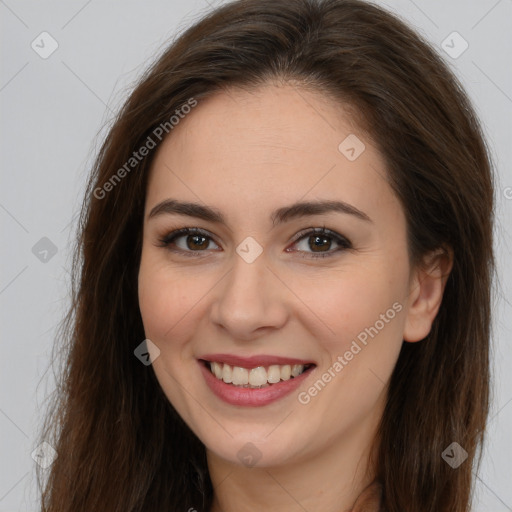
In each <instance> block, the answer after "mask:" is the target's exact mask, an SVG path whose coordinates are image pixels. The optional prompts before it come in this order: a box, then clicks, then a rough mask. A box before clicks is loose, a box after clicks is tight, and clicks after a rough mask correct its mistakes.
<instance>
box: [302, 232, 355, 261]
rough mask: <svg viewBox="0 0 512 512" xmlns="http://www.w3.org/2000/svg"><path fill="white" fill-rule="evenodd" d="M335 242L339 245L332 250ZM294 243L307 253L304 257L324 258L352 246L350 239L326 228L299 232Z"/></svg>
mask: <svg viewBox="0 0 512 512" xmlns="http://www.w3.org/2000/svg"><path fill="white" fill-rule="evenodd" d="M333 244H334V246H335V247H336V246H337V247H336V248H335V249H334V250H331V248H332V247H333ZM293 245H294V246H295V247H299V249H300V251H299V252H304V253H305V255H304V256H303V257H304V258H324V257H327V256H332V255H333V254H335V253H338V252H340V251H343V250H345V249H350V248H352V244H351V243H350V241H349V240H348V239H346V238H345V237H343V236H341V235H339V234H338V233H335V232H334V231H331V230H329V229H325V228H315V229H313V230H310V231H308V232H306V233H303V232H302V233H299V235H298V237H297V239H296V241H295V242H294V244H293Z"/></svg>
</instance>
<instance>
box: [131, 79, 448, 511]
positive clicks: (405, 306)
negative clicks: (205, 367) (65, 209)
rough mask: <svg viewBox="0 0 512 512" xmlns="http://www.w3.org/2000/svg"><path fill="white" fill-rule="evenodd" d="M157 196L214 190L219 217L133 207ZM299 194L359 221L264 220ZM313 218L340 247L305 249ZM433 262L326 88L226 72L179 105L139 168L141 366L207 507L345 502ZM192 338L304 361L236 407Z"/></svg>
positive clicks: (432, 282)
mask: <svg viewBox="0 0 512 512" xmlns="http://www.w3.org/2000/svg"><path fill="white" fill-rule="evenodd" d="M349 134H355V135H356V136H357V137H358V138H359V139H360V140H361V141H363V142H364V144H365V150H364V151H363V152H362V154H361V155H360V156H359V157H358V158H357V159H356V160H355V161H349V160H348V159H347V158H346V157H345V155H344V154H342V153H341V152H340V151H339V150H338V146H339V144H340V142H342V141H343V140H344V139H345V138H346V137H347V136H348V135H349ZM169 198H173V199H179V200H183V201H185V200H186V201H191V202H197V203H200V204H206V205H208V206H211V207H214V208H216V209H218V210H219V211H221V212H222V213H223V214H224V216H225V217H226V220H227V224H226V225H222V224H216V223H214V222H210V221H205V220H200V219H196V218H191V217H187V216H184V215H177V214H168V213H167V214H162V215H157V216H154V217H152V218H149V213H150V211H151V210H152V209H153V207H155V206H156V205H157V204H158V203H160V202H161V201H164V200H166V199H169ZM299 200H300V201H314V200H340V201H344V202H346V203H349V204H350V205H352V206H354V207H356V208H357V209H358V210H360V211H362V212H364V213H365V214H366V215H367V216H368V217H369V218H370V221H366V220H362V219H359V218H357V217H356V216H354V215H349V214H346V213H340V212H328V213H324V214H321V215H318V214H317V215H314V216H309V217H303V218H295V219H291V220H289V221H287V222H284V223H283V224H279V225H276V226H273V225H272V221H271V219H270V216H271V213H272V212H273V211H274V210H275V209H277V208H280V207H283V206H287V205H290V204H292V203H294V202H296V201H299ZM323 226H325V227H326V228H327V229H330V230H332V231H334V232H335V233H338V234H339V235H341V236H344V237H346V238H348V240H350V242H351V248H349V249H344V250H341V251H337V250H336V249H337V248H338V247H339V246H338V244H337V243H336V239H334V238H330V239H327V241H324V242H323V244H322V246H321V249H320V250H321V251H323V253H325V252H330V254H331V255H330V256H329V257H325V258H318V259H314V258H313V257H312V255H313V256H314V255H315V254H318V253H317V252H315V251H314V247H313V243H312V242H311V238H309V237H310V236H311V235H307V234H306V236H304V237H302V238H301V239H300V240H298V241H296V242H294V241H293V236H294V235H296V234H297V233H299V232H301V231H303V230H307V228H321V227H323ZM183 227H191V228H194V227H197V228H202V229H203V230H206V231H208V232H209V233H210V234H211V239H208V238H207V239H206V241H205V240H202V239H200V240H199V242H196V244H197V243H198V244H199V246H200V247H199V248H198V249H196V247H197V245H194V240H193V239H192V240H191V238H193V237H189V245H187V235H184V236H181V238H179V239H177V240H175V241H174V246H169V247H162V246H161V243H160V240H161V239H162V238H163V237H165V236H166V235H168V234H169V233H171V232H172V231H173V230H176V229H180V228H183ZM248 236H250V237H252V238H253V239H255V240H256V241H257V242H258V244H259V245H260V246H261V247H262V248H263V252H262V254H261V255H260V256H258V258H257V259H256V260H255V261H254V262H252V263H247V262H246V261H245V260H244V259H243V258H241V257H240V256H239V255H238V254H237V252H236V248H237V246H238V245H239V244H240V243H241V242H242V241H243V240H244V239H245V238H246V237H248ZM208 240H209V244H208ZM308 240H309V241H310V242H311V243H308ZM329 242H330V244H331V245H329ZM171 247H173V248H174V249H176V250H179V249H180V248H181V250H182V251H183V252H185V251H188V253H191V252H195V253H196V257H194V256H192V257H188V256H187V255H186V254H183V252H182V253H177V252H172V251H171V250H170V249H171ZM202 247H204V248H202ZM287 249H288V250H287ZM449 269H450V262H449V261H443V260H442V258H441V257H439V256H436V255H429V256H428V257H426V258H425V262H424V265H423V266H422V267H421V268H411V266H410V264H409V260H408V253H407V240H406V219H405V215H404V212H403V209H402V207H401V204H400V203H399V201H398V199H397V198H396V196H395V194H394V192H393V190H392V189H391V187H390V186H389V184H388V182H387V181H386V167H385V163H384V160H383V158H382V156H381V155H380V153H379V152H378V151H377V149H376V147H375V146H374V145H373V144H372V143H371V140H370V138H369V137H368V136H367V135H366V134H365V133H364V131H362V130H361V129H360V128H358V127H357V126H356V125H355V124H354V123H353V122H352V121H351V118H350V116H349V115H348V113H347V109H344V108H343V106H342V105H340V104H339V103H336V102H333V101H332V100H330V99H327V98H326V97H325V95H322V94H320V93H318V92H313V91H310V90H305V89H304V88H298V87H294V86H292V85H290V84H282V83H281V84H277V83H268V84H265V85H263V86H259V87H258V88H257V89H254V90H251V91H250V92H249V91H247V90H241V89H232V90H229V91H223V92H219V93H217V94H215V95H213V96H211V97H209V98H208V99H206V100H204V101H202V102H201V103H200V104H199V105H198V106H197V107H195V108H194V109H193V110H192V112H191V113H190V114H188V115H187V116H186V117H185V118H184V119H183V120H181V121H180V123H179V124H178V125H177V126H176V127H175V128H174V130H173V131H172V133H171V136H169V137H167V139H166V140H165V141H164V142H163V144H162V145H161V147H160V148H159V150H158V153H157V155H156V158H155V160H154V162H153V166H152V169H151V173H150V178H149V182H148V188H147V195H146V206H145V217H144V226H143V248H142V259H141V264H140V271H139V303H140V310H141V314H142V319H143V323H144V328H145V333H146V336H147V338H149V339H150V340H152V342H153V343H155V344H156V345H157V346H158V348H159V350H160V355H159V356H158V357H156V358H155V359H154V361H153V368H154V371H155V373H156V376H157V378H158V381H159V383H160V385H161V386H162V389H163V390H164V392H165V394H166V396H167V397H168V399H169V400H170V401H171V403H172V404H173V406H174V407H175V408H176V410H177V411H178V412H179V414H180V415H181V416H182V417H183V419H184V420H185V421H186V423H187V424H188V425H189V427H190V428H191V429H192V430H193V431H194V432H195V433H196V435H197V436H198V437H199V439H200V440H201V441H202V442H203V443H204V444H205V446H206V449H207V456H208V466H209V471H210V476H211V479H212V482H213V485H214V489H215V498H214V505H213V508H212V510H213V511H214V512H218V511H221V510H222V511H225V512H230V511H235V510H236V511H242V512H243V511H253V510H263V509H264V510H269V511H274V510H275V511H282V510H287V511H290V512H292V511H302V510H304V509H306V510H308V511H310V512H313V511H320V510H321V511H322V512H335V511H336V512H338V511H345V510H350V509H351V508H352V506H353V505H354V502H355V501H356V499H357V497H358V496H359V494H360V493H361V492H362V491H363V489H364V488H365V487H366V486H367V485H369V484H370V483H371V482H372V481H373V479H374V471H373V466H372V465H371V464H370V463H369V462H368V457H369V455H370V453H371V446H372V444H371V443H372V441H373V439H374V437H375V434H376V430H377V427H378V422H379V420H380V418H381V415H382V412H383V408H384V405H385V400H386V392H387V388H388V383H389V379H390V376H391V373H392V371H393V368H394V366H395V363H396V361H397V358H398V354H399V351H400V347H401V345H402V343H403V341H404V340H405V341H407V342H415V341H419V340H421V339H423V338H424V337H425V336H426V335H427V334H428V332H429V330H430V328H431V324H432V321H433V319H434V317H435V315H436V313H437V311H438V308H439V305H440V301H441V298H442V293H443V289H444V284H445V281H446V275H447V273H448V272H449ZM395 303H398V304H399V305H400V306H401V311H400V312H398V313H397V314H396V315H395V316H394V318H393V319H392V320H390V321H389V322H387V323H385V327H384V328H382V329H381V330H380V331H379V332H378V334H377V335H376V336H375V337H374V338H370V339H369V342H368V343H367V345H366V346H364V347H363V348H362V350H361V351H360V352H359V353H357V355H355V356H354V357H353V359H352V360H351V361H349V362H348V364H347V365H346V366H344V367H343V369H342V371H340V372H339V373H337V374H336V377H335V378H333V379H332V380H331V381H330V382H329V383H328V384H327V385H326V386H325V387H324V388H323V389H322V390H321V391H320V392H318V394H317V395H316V396H314V397H312V398H311V400H310V401H309V402H308V403H307V404H302V403H300V402H299V400H298V393H299V392H301V391H307V390H308V389H309V388H310V387H311V386H312V385H313V384H314V382H315V381H316V380H317V379H318V378H320V377H321V375H322V374H323V373H324V372H326V371H327V370H328V369H329V368H330V367H332V365H333V363H334V362H335V361H336V360H337V358H338V356H343V354H344V353H345V352H346V351H347V350H348V349H349V348H350V346H351V343H352V341H353V340H354V339H356V337H357V335H358V334H359V333H361V332H362V331H364V329H365V328H368V327H370V326H374V325H375V323H376V321H377V320H379V318H381V317H380V315H381V314H384V313H385V312H386V311H387V310H389V309H390V308H391V307H392V305H393V304H395ZM207 353H231V354H236V355H242V356H250V355H255V354H271V355H278V356H288V357H296V358H301V359H306V360H311V361H314V362H315V363H316V365H317V367H316V368H315V369H314V370H313V372H312V373H311V374H310V376H309V377H308V378H307V379H306V381H305V382H304V383H303V384H302V385H301V387H300V388H299V390H298V391H297V392H293V393H291V394H290V395H288V396H286V397H284V398H282V399H280V400H278V401H277V402H274V403H271V404H269V405H266V406H264V407H239V406H238V407H237V406H233V405H229V404H227V403H225V402H223V401H221V400H220V399H218V398H217V397H216V396H215V395H213V394H212V392H211V391H210V389H209V388H208V387H207V385H206V383H205V381H204V378H203V376H202V374H201V372H200V368H199V365H198V362H197V358H199V357H200V356H201V355H204V354H207ZM248 442H251V443H252V444H254V445H255V446H256V447H257V449H258V450H259V452H260V453H261V458H260V459H259V461H258V462H257V464H256V465H255V466H254V467H246V466H244V465H243V464H242V463H241V462H240V460H239V458H238V456H237V453H238V452H239V450H241V449H243V447H244V445H246V443H248ZM191 505H193V504H191Z"/></svg>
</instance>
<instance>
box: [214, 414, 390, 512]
mask: <svg viewBox="0 0 512 512" xmlns="http://www.w3.org/2000/svg"><path fill="white" fill-rule="evenodd" d="M374 412H376V411H374ZM378 412H379V413H380V412H381V411H378ZM379 419H380V414H373V415H372V416H370V417H367V418H366V419H365V420H364V421H363V422H358V423H357V425H354V427H353V428H352V431H351V432H347V431H345V432H343V435H342V436H340V437H339V438H335V439H332V440H330V441H329V442H326V443H324V448H323V449H322V450H320V451H316V452H315V453H314V454H307V455H303V456H297V457H295V458H294V461H293V463H288V464H283V465H280V466H271V467H263V468H258V467H245V466H240V465H239V464H235V463H233V462H231V461H227V460H225V459H221V458H220V457H218V456H217V455H215V454H214V453H213V452H211V451H210V450H207V458H208V468H209V472H210V477H211V480H212V484H213V489H214V500H213V505H212V509H211V512H235V511H236V512H253V511H256V510H258V511H259V510H265V511H268V512H282V511H283V510H286V511H287V512H288V511H290V512H292V511H293V512H295V511H297V512H303V511H304V510H307V511H308V512H320V511H321V512H345V511H350V510H352V507H353V506H354V503H355V501H356V500H357V498H358V496H359V495H360V494H361V493H362V492H363V490H364V489H365V488H367V487H368V486H369V485H370V484H371V483H372V482H373V480H374V479H375V473H374V468H373V467H372V466H371V465H370V460H371V455H375V453H373V454H372V453H371V449H372V441H373V440H374V438H375V435H376V432H377V428H378V421H379ZM376 448H377V443H376V444H375V445H373V449H376ZM372 458H373V457H372Z"/></svg>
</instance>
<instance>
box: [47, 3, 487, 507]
mask: <svg viewBox="0 0 512 512" xmlns="http://www.w3.org/2000/svg"><path fill="white" fill-rule="evenodd" d="M270 79H280V80H286V81H287V80H290V81H294V83H300V84H301V85H302V86H304V87H310V88H311V89H313V90H316V91H320V92H322V93H324V94H325V95H327V96H329V97H330V98H332V99H334V100H335V101H339V102H340V103H343V104H346V105H349V106H352V107H353V109H354V112H355V113H356V114H357V122H358V123H360V125H361V126H362V127H363V128H365V129H366V130H368V132H369V134H370V135H371V137H372V139H374V141H375V143H376V144H377V146H378V148H379V149H380V151H381V153H382V155H383V156H384V157H385V159H386V162H387V169H388V178H389V181H390V183H391V185H392V186H393V188H394V190H395V192H396V194H397V196H398V197H399V199H400V200H401V203H402V205H403V208H404V211H405V215H406V218H407V223H408V224H407V229H408V240H409V250H410V259H411V262H412V263H418V262H419V261H421V257H422V256H423V255H425V254H426V253H427V252H429V251H431V250H433V249H436V248H439V247H449V248H451V250H452V251H453V256H454V264H453V269H452V271H451V274H450V276H449V278H448V281H447V285H446V289H445V293H444V298H443V302H442V305H441V309H440V311H439V314H438V315H437V317H436V319H435V321H434V325H433V328H432V331H431V332H430V334H429V335H428V337H427V338H426V339H425V340H423V341H421V342H419V343H403V347H402V350H401V353H400V356H399V359H398V362H397V365H396V368H395V370H394V373H393V375H392V377H391V382H390V386H389V393H388V400H387V406H386V409H385V412H384V415H383V417H382V422H381V426H380V431H379V439H380V445H379V456H378V460H377V472H378V478H379V479H380V481H381V482H382V486H383V496H382V499H383V508H384V509H385V510H387V511H389V512H398V511H400V512H402V511H404V510H406V511H409V512H434V511H435V512H467V511H468V510H469V504H470V501H471V491H472V484H473V479H472V471H473V469H474V467H473V466H474V463H476V464H478V463H479V460H480V457H481V450H480V448H481V446H482V442H483V439H484V431H485V424H486V417H487V413H488V406H489V338H490V332H489V329H490V287H491V282H492V274H493V269H494V263H493V253H492V224H493V183H492V179H493V178H492V173H491V165H490V158H489V155H488V151H487V149H486V146H485V143H484V140H483V136H482V133H481V129H480V126H479V122H478V120H477V118H476V116H475V113H474V111H473V109H472V106H471V105H470V102H469V101H468V99H467V97H466V95H465V93H464V92H463V90H462V88H461V86H460V85H459V83H458V81H457V80H456V78H455V77H454V76H453V74H452V73H451V72H450V71H449V69H448V68H447V66H446V65H445V64H444V63H443V61H442V60H441V59H440V57H439V56H438V55H437V53H436V51H435V50H433V49H432V48H431V47H430V46H429V44H428V43H427V42H425V41H423V40H422V39H421V38H420V37H419V36H418V35H417V34H416V33H415V32H413V31H412V30H411V29H410V28H408V27H407V26H406V25H404V24H403V23H402V22H401V21H399V20H398V19H396V18H395V17H394V16H392V15H391V14H389V13H388V12H386V11H385V10H383V9H381V8H378V7H376V6H374V5H372V4H369V3H366V2H363V1H360V0H325V1H322V0H238V1H234V2H232V3H229V4H226V5H224V6H222V7H221V8H219V9H217V10H215V11H213V12H211V13H209V14H208V15H206V16H205V17H204V18H203V19H202V20H200V21H199V22H198V23H196V24H195V25H194V26H192V27H191V28H189V29H188V30H186V31H185V32H184V33H183V34H182V35H181V36H180V37H179V38H178V39H177V40H176V41H174V42H173V43H172V45H171V46H170V47H169V48H168V49H167V50H166V51H165V52H164V53H163V54H162V55H161V56H160V58H159V59H158V60H157V61H156V62H155V63H154V64H153V65H152V66H151V67H150V68H149V69H148V71H147V72H146V73H145V74H144V76H143V77H142V78H141V80H140V82H139V84H138V85H137V86H136V88H135V89H134V91H133V93H132V94H131V95H130V97H129V98H128V100H127V101H126V103H125V105H124V106H123V108H122V109H121V111H120V113H119V114H118V116H117V118H116V120H115V122H114V123H113V125H112V127H111V129H110V131H109V134H108V136H107V137H106V139H105V141H104V144H103V146H102V148H101V150H100V152H99V155H98V157H97V160H96V164H95V166H94V168H93V169H92V172H91V175H90V181H89V184H88V190H87V193H86V196H85V199H84V203H83V206H82V214H81V217H80V223H79V228H78V237H77V246H76V250H75V258H74V261H73V276H75V281H74V282H73V288H72V304H71V307H70V310H69V313H68V315H67V317H66V319H65V320H64V321H63V323H62V329H61V331H60V338H61V339H60V343H59V344H58V345H56V347H57V348H56V352H55V354H56V359H57V360H59V361H62V362H63V367H62V370H61V371H60V373H59V383H58V386H57V389H56V391H55V397H54V402H53V407H52V408H51V409H50V411H49V414H48V417H47V420H46V422H45V425H44V427H43V431H42V434H41V438H42V440H45V441H47V442H49V443H50V444H51V445H52V446H53V447H54V448H55V449H56V451H57V453H58V457H57V459H56V460H55V462H54V463H53V465H52V466H51V469H49V470H48V474H42V475H41V476H40V486H41V489H42V490H41V493H42V510H43V511H47V512H85V511H87V512H90V511H92V510H98V511H99V510H105V511H107V510H108V511H109V512H115V511H122V512H135V511H141V512H142V511H144V512H149V511H152V512H153V511H157V510H158V511H159V510H162V511H163V510H166V511H185V510H189V509H190V508H195V509H196V510H198V511H208V510H209V509H210V505H211V500H212V493H213V490H212V484H211V481H210V478H209V475H208V470H207V466H206V456H205V449H204V446H203V445H202V443H201V442H200V441H199V440H198V439H197V437H196V436H195V435H194V434H193V433H192V432H191V431H190V429H189V428H188V427H187V425H186V424H185V423H184V422H183V421H182V420H181V418H180V417H179V416H178V414H177V413H176V412H175V410H174V408H173V407H172V405H171V404H170V403H169V401H168V400H167V399H166V397H165V395H164V394H163V392H162V390H161V388H160V385H159V383H158V381H157V379H156V377H155V375H154V372H153V370H152V367H151V366H145V365H143V364H141V362H140V361H139V360H138V359H137V358H136V357H135V356H134V349H135V348H136V347H137V346H138V345H139V344H140V343H141V342H142V340H144V329H143V325H142V321H141V316H140V311H139V307H138V296H137V273H138V267H139V261H140V254H141V243H142V242H141V240H142V238H141V235H142V219H143V210H144V200H145V192H146V183H147V176H148V172H149V169H150V167H151V162H152V159H153V157H154V154H155V152H156V148H157V147H158V146H159V144H160V140H159V139H158V138H156V137H155V136H154V134H155V129H156V128H157V127H159V126H161V125H162V124H163V126H166V127H167V129H166V133H167V132H169V136H172V128H171V126H170V125H169V119H170V118H171V116H173V115H174V114H175V112H176V110H179V109H180V108H181V107H182V106H183V105H185V104H187V102H190V100H191V98H193V99H194V100H195V101H198V102H200V101H201V98H203V97H205V96H207V95H210V94H212V93H214V92H215V91H219V90H222V89H223V88H225V87H231V86H239V87H256V86H258V85H260V84H262V83H264V82H266V81H268V80H270ZM356 114H354V115H356ZM165 123H167V125H166V124H165ZM148 137H152V139H153V140H154V142H155V146H156V148H154V149H151V151H150V152H149V154H148V155H147V156H145V157H144V158H141V159H140V161H139V160H137V162H135V163H134V161H130V158H133V153H134V151H137V150H138V149H139V148H141V147H142V146H144V145H146V144H147V141H148ZM162 139H163V137H162ZM127 162H131V163H130V165H129V166H127V165H126V164H127ZM123 167H124V169H125V172H124V173H123V172H120V171H119V169H121V168H123ZM114 175H116V176H117V178H115V177H114ZM118 178H119V179H118ZM107 183H109V185H106V184H107ZM452 442H456V443H458V444H459V445H460V446H461V447H462V448H463V449H464V450H465V451H466V452H467V453H468V459H467V460H466V461H465V462H464V463H463V464H462V465H460V466H459V467H458V468H456V469H454V468H452V467H451V466H450V465H449V464H447V463H446V462H445V460H443V457H442V453H443V451H444V450H445V449H446V448H447V447H448V446H449V445H450V444H451V443H452ZM43 480H44V482H42V481H43Z"/></svg>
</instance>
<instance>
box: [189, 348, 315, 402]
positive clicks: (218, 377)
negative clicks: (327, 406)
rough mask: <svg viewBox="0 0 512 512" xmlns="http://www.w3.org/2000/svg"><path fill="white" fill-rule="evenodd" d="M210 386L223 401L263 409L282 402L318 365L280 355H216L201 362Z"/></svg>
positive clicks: (206, 380) (200, 360)
mask: <svg viewBox="0 0 512 512" xmlns="http://www.w3.org/2000/svg"><path fill="white" fill-rule="evenodd" d="M198 363H199V366H200V369H201V372H202V374H203V377H204V380H205V383H206V385H207V387H208V388H209V389H210V391H212V393H213V395H215V396H216V397H217V398H220V399H221V400H222V401H223V402H226V403H228V404H230V405H236V406H248V407H259V406H264V405H268V404H270V403H272V402H275V401H276V400H279V399H281V398H283V397H285V396H287V395H289V394H290V393H292V392H293V391H294V390H296V389H297V388H298V387H299V386H300V384H301V383H302V382H303V381H304V380H305V379H307V378H308V377H309V375H311V374H312V372H313V371H314V369H315V368H316V364H314V363H312V362H308V361H304V360H299V359H290V358H284V357H276V356H253V357H248V358H242V357H236V356H231V355H222V354H216V355H215V354H214V355H211V356H203V357H202V358H201V359H198Z"/></svg>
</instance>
